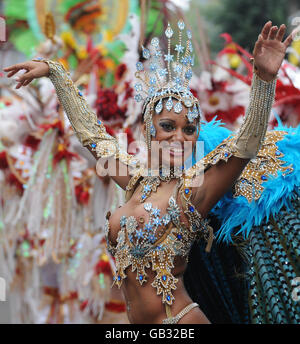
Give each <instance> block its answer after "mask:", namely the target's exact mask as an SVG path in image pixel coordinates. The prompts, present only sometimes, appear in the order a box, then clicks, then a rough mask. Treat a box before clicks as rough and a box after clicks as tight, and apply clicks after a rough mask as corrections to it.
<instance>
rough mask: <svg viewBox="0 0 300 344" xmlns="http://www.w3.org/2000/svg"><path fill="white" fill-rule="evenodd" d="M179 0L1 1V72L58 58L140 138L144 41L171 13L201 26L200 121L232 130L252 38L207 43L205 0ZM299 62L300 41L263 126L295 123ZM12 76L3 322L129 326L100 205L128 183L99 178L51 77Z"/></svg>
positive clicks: (4, 87) (111, 118) (1, 229)
mask: <svg viewBox="0 0 300 344" xmlns="http://www.w3.org/2000/svg"><path fill="white" fill-rule="evenodd" d="M252 2H253V1H252ZM176 3H177V4H178V1H167V0H161V1H159V0H157V1H144V0H141V1H138V0H122V1H121V0H114V1H112V0H109V1H108V0H89V1H79V0H66V1H59V0H56V1H55V0H43V1H37V0H26V1H21V0H10V1H4V3H3V4H2V8H0V9H1V11H2V12H1V13H3V15H4V16H5V19H6V23H7V29H8V30H7V37H8V41H7V42H6V43H2V44H1V45H0V68H1V71H0V73H2V69H3V67H6V66H8V65H11V64H13V63H17V62H21V61H24V60H26V59H31V58H33V57H35V56H44V57H47V58H51V59H57V60H59V61H60V62H61V63H63V64H64V65H65V67H66V68H67V69H69V71H70V72H71V75H72V78H73V80H74V82H75V83H76V85H77V86H78V87H79V88H80V90H81V91H82V92H83V93H84V95H85V97H86V99H87V100H88V102H89V104H90V105H91V106H92V107H93V109H94V110H95V112H96V113H97V116H98V117H99V119H101V120H102V121H103V123H104V124H105V125H106V128H107V131H108V132H109V133H110V134H111V135H119V134H121V133H126V134H127V137H128V143H130V142H131V141H133V140H135V139H139V138H140V135H141V133H140V112H141V106H140V105H139V104H137V103H136V102H135V100H134V73H135V64H136V62H138V61H139V60H140V59H141V54H140V52H141V50H140V46H141V44H143V45H144V46H147V44H149V42H150V40H151V38H152V37H154V36H156V35H158V36H161V32H162V31H163V28H164V27H165V26H166V24H167V22H168V21H170V22H171V23H172V22H174V23H176V21H177V20H178V18H183V19H184V20H185V21H186V23H187V25H188V26H190V27H191V29H192V31H193V32H195V31H197V33H196V34H195V35H194V38H193V45H194V52H195V55H196V66H195V69H196V73H195V74H194V76H193V79H192V82H191V85H192V91H193V92H194V93H195V95H197V96H198V98H199V99H200V104H201V106H202V110H203V113H204V118H203V121H204V122H210V121H211V120H213V119H219V120H222V122H224V125H225V126H226V127H227V128H229V129H230V130H236V129H237V128H238V127H239V125H240V124H241V122H242V119H243V115H244V113H245V109H246V107H247V105H248V96H249V90H250V84H251V78H252V65H251V64H250V62H249V60H250V58H251V53H250V52H249V51H251V49H250V47H249V46H248V45H249V44H250V43H249V42H244V44H241V42H239V43H240V44H238V43H236V41H235V40H234V39H233V34H234V33H233V32H222V34H221V35H220V36H219V39H220V40H221V42H222V48H221V49H220V50H215V51H214V50H213V49H212V48H211V47H212V46H214V45H213V44H211V39H212V37H211V36H209V35H208V34H207V30H206V29H205V28H206V27H207V26H208V27H209V25H211V23H207V22H206V21H205V20H204V19H203V16H202V12H201V11H202V10H203V11H204V7H203V6H205V4H206V1H200V3H201V6H202V7H198V6H196V5H197V3H196V2H195V1H191V2H190V8H191V9H192V10H190V11H189V10H188V4H189V2H188V1H186V2H179V3H181V6H180V7H178V6H176ZM182 3H183V4H184V5H185V6H183V7H182ZM214 4H215V6H217V5H218V2H215V1H214ZM219 5H220V4H219ZM193 6H194V7H193ZM195 8H197V11H195ZM199 9H200V10H199ZM198 10H199V11H198ZM203 13H205V12H203ZM195 16H196V17H195ZM299 17H300V15H299ZM294 18H295V17H293V18H292V17H290V18H289V21H290V22H291V23H292V22H293V19H294ZM271 19H272V18H271ZM256 29H257V30H256V31H257V32H258V30H259V28H256ZM246 48H247V49H246ZM299 67H300V39H299V40H295V41H294V42H293V44H292V46H291V47H290V48H289V55H288V56H287V60H285V62H284V64H283V66H282V68H281V71H280V75H279V80H278V84H277V91H276V99H275V103H274V107H273V111H272V115H271V119H270V123H269V129H272V128H274V127H275V126H276V125H277V119H276V116H278V117H279V118H280V120H281V121H282V123H283V124H285V125H288V126H292V127H296V126H297V125H298V124H299V122H300V70H299ZM14 84H15V82H14V81H11V80H7V79H5V78H4V74H1V82H0V199H1V202H0V276H1V277H4V278H5V280H6V283H7V302H6V303H5V306H6V307H5V308H4V303H3V302H1V303H0V322H12V323H126V322H128V320H127V317H126V310H125V304H124V302H123V299H122V295H121V293H120V292H118V291H117V290H115V289H110V285H111V282H112V269H114V260H113V258H112V257H111V256H110V255H109V253H108V252H107V250H106V246H105V241H104V238H103V234H104V233H103V227H104V220H105V219H104V214H105V213H106V211H107V210H109V209H111V208H112V209H114V208H116V207H118V206H119V205H120V204H121V203H122V202H123V196H124V195H123V191H122V190H120V189H119V188H117V187H116V186H115V185H114V184H113V183H112V182H111V181H110V180H109V178H106V177H104V178H100V177H99V176H97V175H96V173H95V161H94V160H93V158H92V156H91V155H90V154H89V152H87V151H86V150H85V149H84V148H82V147H81V145H80V144H79V142H78V140H77V138H76V137H75V136H74V133H73V131H72V129H71V127H70V124H69V122H68V120H67V117H66V116H65V115H64V113H63V111H62V108H61V107H60V106H59V104H58V101H57V98H56V96H55V92H54V88H53V86H52V84H51V82H50V81H49V80H48V79H46V78H43V79H39V80H36V81H34V82H33V83H32V84H31V85H30V86H28V87H25V88H21V89H19V90H16V89H15V88H14ZM138 154H140V156H141V157H143V155H144V154H145V152H143V151H140V152H139V153H138ZM3 309H5V312H4V311H3ZM4 313H5V314H4ZM1 319H4V320H1Z"/></svg>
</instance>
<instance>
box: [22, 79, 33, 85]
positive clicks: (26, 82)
mask: <svg viewBox="0 0 300 344" xmlns="http://www.w3.org/2000/svg"><path fill="white" fill-rule="evenodd" d="M32 80H33V78H31V79H28V80H26V81H25V82H24V84H23V86H27V85H29V84H30V83H31V81H32Z"/></svg>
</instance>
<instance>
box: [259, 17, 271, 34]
mask: <svg viewBox="0 0 300 344" xmlns="http://www.w3.org/2000/svg"><path fill="white" fill-rule="evenodd" d="M271 27H272V22H271V20H269V21H268V22H267V23H266V24H265V26H264V27H263V29H262V30H261V35H262V38H263V39H267V38H268V36H269V32H270V29H271Z"/></svg>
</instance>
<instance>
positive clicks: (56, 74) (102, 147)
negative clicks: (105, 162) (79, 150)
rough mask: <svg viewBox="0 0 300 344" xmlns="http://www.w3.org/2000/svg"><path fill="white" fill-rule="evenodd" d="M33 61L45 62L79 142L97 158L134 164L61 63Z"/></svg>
mask: <svg viewBox="0 0 300 344" xmlns="http://www.w3.org/2000/svg"><path fill="white" fill-rule="evenodd" d="M33 61H37V62H46V63H47V64H48V66H49V79H50V80H51V81H52V83H53V85H54V87H55V90H56V93H57V97H58V99H59V101H60V103H61V104H62V106H63V108H64V110H65V112H66V114H67V116H68V118H69V121H70V123H71V125H72V127H73V129H74V131H75V133H76V135H77V137H78V139H79V141H80V142H81V143H82V145H83V146H84V147H89V148H90V149H91V150H92V151H94V152H95V153H96V156H97V158H108V157H114V158H115V159H119V160H120V161H121V162H123V163H124V164H126V165H129V166H132V167H134V168H135V167H137V166H138V164H139V161H138V159H136V158H135V157H134V156H133V155H130V154H128V153H127V152H126V151H121V150H120V147H119V143H118V140H117V139H116V138H115V137H113V136H111V135H109V134H108V133H107V131H106V129H105V126H104V125H103V123H101V121H100V120H98V118H97V116H96V114H95V113H94V112H93V111H92V110H91V108H90V106H89V105H88V104H87V102H86V100H85V98H84V97H83V94H82V92H81V91H80V90H79V89H78V88H77V87H76V86H75V85H74V83H73V81H72V79H71V77H70V73H68V72H67V71H66V70H65V68H64V67H63V65H62V64H61V63H59V62H54V61H51V60H47V59H43V58H38V59H33Z"/></svg>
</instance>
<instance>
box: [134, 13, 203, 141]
mask: <svg viewBox="0 0 300 344" xmlns="http://www.w3.org/2000/svg"><path fill="white" fill-rule="evenodd" d="M177 26H178V29H179V42H178V43H179V44H176V47H175V52H174V55H171V38H172V37H173V34H174V32H173V30H172V28H171V26H170V24H168V27H167V29H166V31H165V35H166V37H167V39H168V52H167V54H163V52H162V51H161V49H160V42H159V39H158V38H157V37H154V38H152V40H151V45H150V47H149V49H147V48H145V47H144V46H142V55H143V57H144V58H145V59H146V61H145V62H144V64H143V63H142V62H138V63H137V64H136V67H137V72H136V77H137V78H138V79H139V80H140V81H141V82H138V83H136V84H135V86H134V88H135V90H136V92H137V94H136V95H135V100H136V101H137V102H141V101H144V111H145V117H144V119H145V121H147V119H148V121H150V123H149V126H150V130H151V135H152V136H155V128H154V126H153V123H152V115H153V112H154V111H155V113H157V114H160V113H161V112H162V110H163V108H164V107H165V108H166V109H167V110H168V111H171V110H172V109H174V112H175V113H177V114H180V113H181V112H182V109H183V105H185V106H186V107H187V108H188V113H187V118H188V120H189V121H190V122H193V121H194V119H196V118H198V116H200V117H201V109H200V106H199V103H198V99H197V98H195V97H194V95H193V94H192V92H191V91H190V88H189V82H190V80H191V78H192V76H193V73H192V66H194V56H192V53H193V46H192V42H191V40H192V33H191V31H190V30H186V34H187V41H186V47H184V46H183V45H182V36H183V32H184V29H185V24H184V22H183V21H182V20H179V22H178V24H177ZM165 98H168V100H167V101H166V102H163V99H165ZM145 109H146V110H145Z"/></svg>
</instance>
